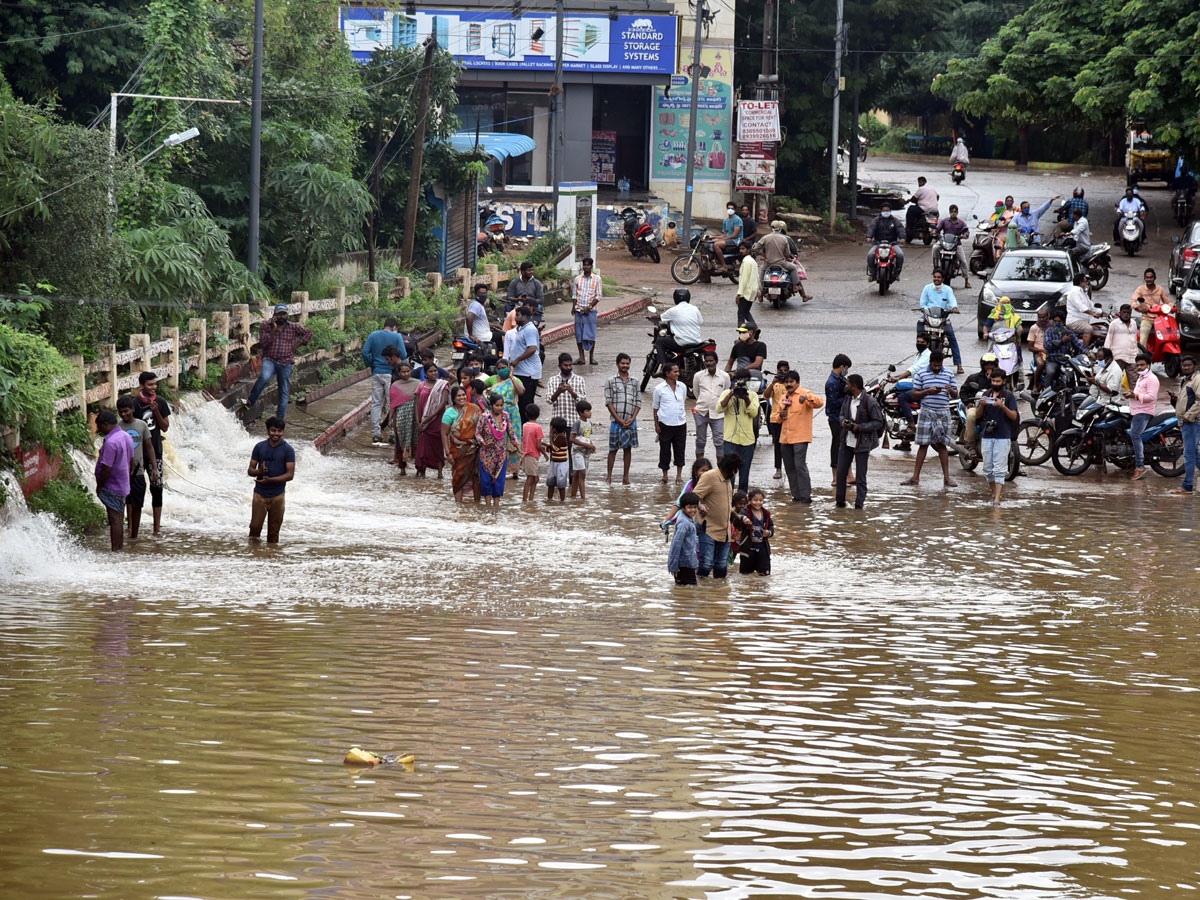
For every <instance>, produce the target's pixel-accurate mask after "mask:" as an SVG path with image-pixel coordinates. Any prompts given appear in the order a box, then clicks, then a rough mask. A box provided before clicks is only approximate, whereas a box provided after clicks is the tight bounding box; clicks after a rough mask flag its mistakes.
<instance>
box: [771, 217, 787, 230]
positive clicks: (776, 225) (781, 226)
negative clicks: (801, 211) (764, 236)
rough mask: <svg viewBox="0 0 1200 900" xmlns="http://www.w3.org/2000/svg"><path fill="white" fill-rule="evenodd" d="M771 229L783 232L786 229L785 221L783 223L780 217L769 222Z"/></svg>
mask: <svg viewBox="0 0 1200 900" xmlns="http://www.w3.org/2000/svg"><path fill="white" fill-rule="evenodd" d="M771 230H772V231H777V232H779V233H780V234H783V233H784V232H785V231H787V223H785V222H784V221H783V220H782V219H776V220H775V221H774V222H772V223H771Z"/></svg>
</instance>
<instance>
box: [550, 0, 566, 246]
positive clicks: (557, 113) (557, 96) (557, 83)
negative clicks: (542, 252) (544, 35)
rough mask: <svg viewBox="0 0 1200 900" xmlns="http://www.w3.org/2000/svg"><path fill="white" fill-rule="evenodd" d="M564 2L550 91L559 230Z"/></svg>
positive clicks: (552, 173) (558, 7) (559, 3)
mask: <svg viewBox="0 0 1200 900" xmlns="http://www.w3.org/2000/svg"><path fill="white" fill-rule="evenodd" d="M563 7H564V4H563V0H556V3H555V8H556V12H557V19H556V20H555V23H554V87H553V88H551V89H550V93H551V97H550V103H551V107H550V109H551V121H552V122H553V125H554V128H553V131H554V136H553V137H552V138H551V141H552V143H551V146H550V177H551V178H552V179H554V185H553V190H554V194H553V197H554V199H553V200H552V201H551V205H552V206H553V207H554V227H555V228H558V186H559V183H560V182H562V156H563V143H564V141H563V102H562V101H563V83H562V81H563V15H564V8H563Z"/></svg>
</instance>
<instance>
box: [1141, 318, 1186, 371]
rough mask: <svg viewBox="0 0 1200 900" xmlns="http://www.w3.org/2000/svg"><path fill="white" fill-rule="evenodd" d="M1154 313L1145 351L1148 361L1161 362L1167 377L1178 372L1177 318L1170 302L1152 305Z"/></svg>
mask: <svg viewBox="0 0 1200 900" xmlns="http://www.w3.org/2000/svg"><path fill="white" fill-rule="evenodd" d="M1150 311H1151V312H1153V313H1155V317H1154V327H1153V328H1151V330H1150V338H1149V340H1148V341H1147V342H1146V352H1147V353H1149V354H1150V362H1151V363H1152V364H1153V363H1156V362H1161V363H1162V364H1163V368H1164V369H1166V371H1167V377H1168V378H1174V377H1176V376H1177V375H1178V374H1179V354H1180V341H1179V320H1178V319H1177V318H1175V307H1173V306H1171V304H1170V303H1164V304H1162V305H1161V306H1155V307H1152V308H1151V310H1150Z"/></svg>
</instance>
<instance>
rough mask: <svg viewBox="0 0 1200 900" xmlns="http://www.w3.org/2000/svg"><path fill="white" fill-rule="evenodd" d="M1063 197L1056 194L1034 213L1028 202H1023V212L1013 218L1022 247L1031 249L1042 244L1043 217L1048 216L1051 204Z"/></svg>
mask: <svg viewBox="0 0 1200 900" xmlns="http://www.w3.org/2000/svg"><path fill="white" fill-rule="evenodd" d="M1061 196H1062V195H1061V194H1055V195H1054V196H1053V197H1051V198H1050V199H1049V200H1047V201H1046V202H1045V203H1043V204H1042V205H1041V206H1039V207H1038V208H1037V209H1035V210H1032V211H1031V210H1030V208H1029V201H1028V200H1022V201H1021V211H1020V212H1019V213H1017V214H1016V215H1015V216H1013V224H1014V225H1016V226H1017V239H1018V240H1019V241H1020V242H1021V246H1022V247H1031V246H1034V245H1037V244H1040V243H1041V242H1042V233H1041V230H1040V224H1041V220H1042V216H1044V215H1045V214H1046V210H1048V209H1049V208H1050V204H1051V203H1053V202H1054V201H1055V200H1057V199H1058V198H1059V197H1061Z"/></svg>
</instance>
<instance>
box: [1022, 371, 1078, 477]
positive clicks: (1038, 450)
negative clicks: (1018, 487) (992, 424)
mask: <svg viewBox="0 0 1200 900" xmlns="http://www.w3.org/2000/svg"><path fill="white" fill-rule="evenodd" d="M1020 398H1021V399H1022V400H1025V401H1026V402H1028V403H1029V408H1030V411H1031V413H1032V414H1031V415H1030V416H1029V417H1028V418H1025V419H1022V420H1021V424H1020V425H1018V426H1017V433H1016V438H1015V439H1014V440H1013V443H1014V444H1015V445H1016V448H1017V455H1018V456H1019V457H1020V458H1021V462H1023V463H1024V464H1025V465H1027V466H1040V465H1041V464H1042V463H1044V462H1046V460H1048V459H1049V458H1050V452H1051V450H1052V449H1053V447H1054V442H1055V440H1057V439H1058V436H1059V435H1060V434H1062V433H1063V432H1064V431H1066V430H1067V429H1068V428H1070V427H1071V424H1072V422H1073V421H1074V419H1075V414H1076V411H1077V410H1079V409H1080V408H1081V407H1082V406H1084V405H1085V404H1086V403H1087V402H1088V401H1090V400H1091V397H1089V396H1088V395H1087V394H1080V393H1072V392H1071V391H1069V390H1062V391H1056V390H1046V391H1042V392H1041V393H1040V394H1039V395H1038V396H1036V397H1035V396H1034V395H1033V394H1031V393H1029V392H1028V391H1022V392H1021V394H1020Z"/></svg>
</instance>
